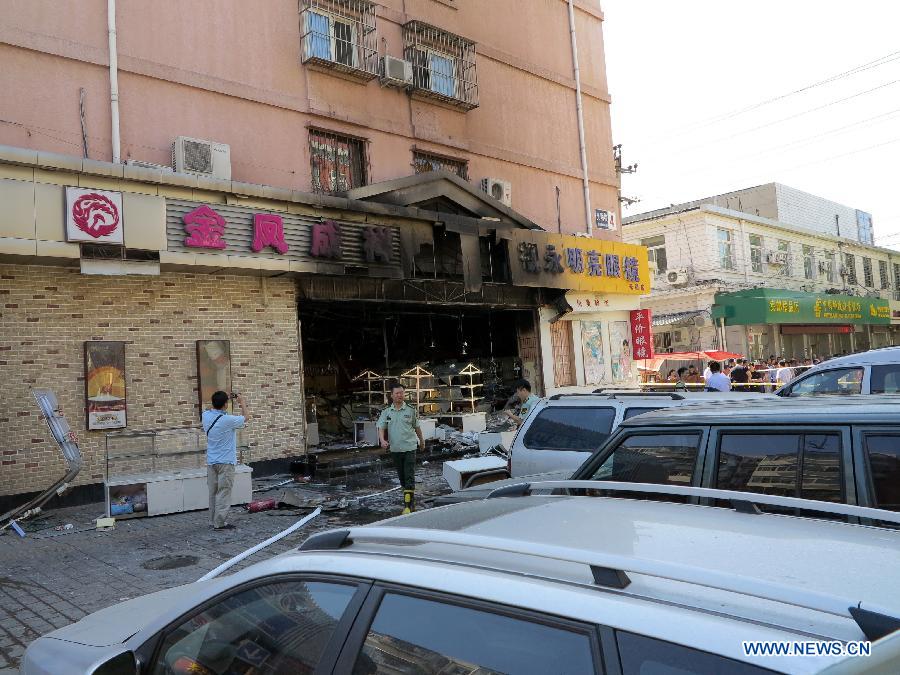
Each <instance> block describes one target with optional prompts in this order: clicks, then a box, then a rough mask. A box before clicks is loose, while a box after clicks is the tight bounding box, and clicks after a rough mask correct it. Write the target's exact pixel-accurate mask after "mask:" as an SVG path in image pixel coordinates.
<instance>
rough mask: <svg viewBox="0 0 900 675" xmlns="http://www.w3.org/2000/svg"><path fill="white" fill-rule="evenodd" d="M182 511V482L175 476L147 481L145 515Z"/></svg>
mask: <svg viewBox="0 0 900 675" xmlns="http://www.w3.org/2000/svg"><path fill="white" fill-rule="evenodd" d="M180 511H184V481H183V480H182V479H181V478H177V477H175V476H160V477H159V480H153V479H150V480H148V481H147V515H148V516H161V515H163V514H164V513H179V512H180Z"/></svg>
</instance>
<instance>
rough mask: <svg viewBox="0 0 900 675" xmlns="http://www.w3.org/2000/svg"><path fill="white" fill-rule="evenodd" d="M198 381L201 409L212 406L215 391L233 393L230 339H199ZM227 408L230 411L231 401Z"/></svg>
mask: <svg viewBox="0 0 900 675" xmlns="http://www.w3.org/2000/svg"><path fill="white" fill-rule="evenodd" d="M197 381H198V385H199V386H198V389H199V390H200V410H201V411H203V410H206V409H207V408H209V407H210V405H211V403H210V401H211V399H212V395H213V394H214V393H215V392H217V391H224V392H226V393H228V394H230V393H231V343H230V342H228V340H197ZM227 408H228V410H229V412H230V411H231V402H230V401H229V403H228V406H227Z"/></svg>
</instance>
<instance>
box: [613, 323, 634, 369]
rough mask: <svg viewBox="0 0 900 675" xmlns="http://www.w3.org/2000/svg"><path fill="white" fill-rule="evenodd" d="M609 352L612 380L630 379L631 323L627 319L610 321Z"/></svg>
mask: <svg viewBox="0 0 900 675" xmlns="http://www.w3.org/2000/svg"><path fill="white" fill-rule="evenodd" d="M609 353H610V359H611V360H612V376H613V382H627V381H628V380H631V379H632V378H633V375H632V372H631V325H630V324H629V322H628V321H610V323H609Z"/></svg>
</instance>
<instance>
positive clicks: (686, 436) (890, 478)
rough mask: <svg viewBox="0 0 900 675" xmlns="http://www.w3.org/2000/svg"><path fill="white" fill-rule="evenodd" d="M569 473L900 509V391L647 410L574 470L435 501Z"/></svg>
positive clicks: (587, 477) (574, 476)
mask: <svg viewBox="0 0 900 675" xmlns="http://www.w3.org/2000/svg"><path fill="white" fill-rule="evenodd" d="M813 467H815V469H814V468H813ZM566 478H572V479H579V480H591V479H596V480H615V481H631V482H644V483H665V484H672V485H696V486H703V487H718V488H722V489H732V490H746V491H749V492H760V493H764V494H780V495H789V496H796V497H803V498H809V499H822V500H825V501H835V502H843V503H846V504H860V505H864V506H878V507H879V508H884V509H893V510H898V509H900V396H852V397H847V398H842V399H841V400H840V401H832V400H829V399H821V398H798V399H789V400H784V399H781V400H779V399H777V398H775V397H772V396H769V397H765V398H764V397H759V398H758V399H757V400H753V401H749V400H748V401H735V400H732V401H724V400H723V401H718V402H707V403H696V404H693V405H690V406H680V407H677V408H672V409H669V408H667V409H665V410H658V411H655V412H648V413H645V414H642V415H639V416H637V417H633V418H630V419H628V420H625V421H623V422H622V423H621V424H620V425H619V427H618V429H617V430H616V432H615V433H614V434H613V436H611V437H610V438H609V439H608V440H607V441H606V442H605V443H604V444H603V445H602V446H601V447H600V448H599V449H598V450H597V451H596V452H594V453H593V454H592V455H591V456H590V458H589V459H588V460H587V461H585V462H584V463H583V464H582V465H581V466H580V467H579V468H578V469H577V470H576V471H575V472H574V473H569V474H568V475H566V472H559V471H557V472H549V473H545V474H537V475H533V476H523V477H520V478H511V479H508V480H503V481H497V482H495V483H488V484H487V485H482V486H478V487H474V488H469V489H467V490H460V491H459V492H454V493H451V494H449V495H443V496H441V497H438V498H437V499H435V504H437V505H445V504H454V503H459V502H463V501H470V500H476V499H484V498H485V497H487V496H488V495H489V494H490V493H491V491H492V490H494V489H496V488H499V487H504V486H507V485H512V484H516V483H521V482H526V481H530V482H534V481H546V480H561V479H566Z"/></svg>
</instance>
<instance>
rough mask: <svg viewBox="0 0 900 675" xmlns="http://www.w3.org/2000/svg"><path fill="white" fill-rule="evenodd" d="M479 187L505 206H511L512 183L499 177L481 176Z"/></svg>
mask: <svg viewBox="0 0 900 675" xmlns="http://www.w3.org/2000/svg"><path fill="white" fill-rule="evenodd" d="M481 189H482V190H484V191H485V192H487V193H488V194H489V195H490V196H491V197H493V198H494V199H496V200H497V201H499V202H502V203H503V204H504V205H506V206H512V183H510V182H509V181H508V180H500V179H499V178H482V179H481Z"/></svg>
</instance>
